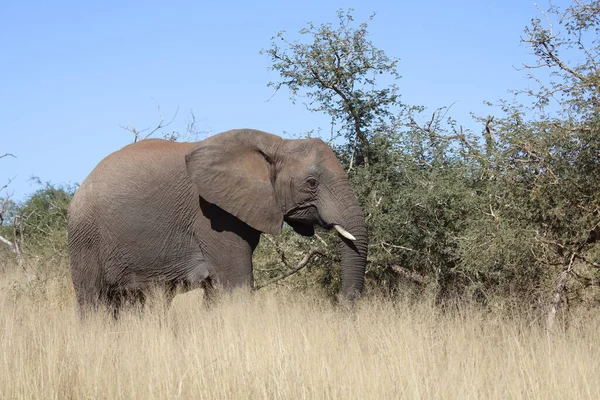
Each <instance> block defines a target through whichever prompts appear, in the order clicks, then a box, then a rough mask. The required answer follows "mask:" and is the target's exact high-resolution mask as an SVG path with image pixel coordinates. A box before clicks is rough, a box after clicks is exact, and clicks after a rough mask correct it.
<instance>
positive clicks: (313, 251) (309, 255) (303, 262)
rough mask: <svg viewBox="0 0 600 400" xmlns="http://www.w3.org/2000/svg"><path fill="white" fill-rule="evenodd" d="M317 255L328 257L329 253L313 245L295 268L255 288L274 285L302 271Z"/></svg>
mask: <svg viewBox="0 0 600 400" xmlns="http://www.w3.org/2000/svg"><path fill="white" fill-rule="evenodd" d="M315 256H323V257H326V256H327V255H326V254H325V252H324V251H323V250H321V249H318V248H316V247H313V248H311V249H310V250H309V252H308V253H306V255H305V256H304V257H303V258H302V260H300V262H299V263H298V264H297V265H296V266H295V267H294V268H292V269H291V270H290V271H288V272H286V273H284V274H281V275H279V276H278V277H276V278H273V279H271V280H269V281H267V282H266V283H264V284H262V285H258V286H255V287H254V290H260V289H262V288H264V287H266V286H269V285H272V284H274V283H277V282H279V281H281V280H283V279H285V278H287V277H289V276H292V275H294V274H295V273H297V272H298V271H300V270H301V269H302V268H304V267H306V266H307V265H308V263H309V261H310V260H311V259H312V258H313V257H315ZM285 265H286V266H287V265H288V264H287V263H285Z"/></svg>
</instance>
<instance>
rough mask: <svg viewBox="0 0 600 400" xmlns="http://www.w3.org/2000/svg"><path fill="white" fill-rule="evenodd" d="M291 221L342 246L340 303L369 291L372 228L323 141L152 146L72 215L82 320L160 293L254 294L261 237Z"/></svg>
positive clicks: (239, 134) (91, 185)
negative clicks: (331, 234)
mask: <svg viewBox="0 0 600 400" xmlns="http://www.w3.org/2000/svg"><path fill="white" fill-rule="evenodd" d="M284 222H285V223H287V224H288V225H289V226H290V227H291V228H293V229H294V230H295V232H297V233H298V234H300V235H303V236H312V235H314V227H315V225H319V226H321V227H323V228H325V229H331V228H334V229H336V230H337V232H338V236H339V238H340V252H341V266H342V285H341V295H340V298H341V299H346V300H350V301H351V302H352V301H353V300H355V299H357V298H358V297H359V296H360V295H361V292H362V290H363V284H364V274H365V265H366V257H367V245H368V237H367V226H366V223H365V218H364V215H363V212H362V209H361V207H360V205H359V203H358V201H357V198H356V196H355V195H354V193H353V191H352V189H351V187H350V184H349V181H348V176H347V174H346V172H345V171H344V169H343V168H342V166H341V164H340V163H339V161H338V160H337V158H336V156H335V154H334V153H333V151H332V150H331V149H330V147H329V146H328V145H327V144H326V143H325V142H323V141H322V140H321V139H316V138H308V139H284V138H281V137H279V136H277V135H273V134H270V133H266V132H263V131H259V130H252V129H235V130H229V131H226V132H222V133H219V134H215V135H213V136H210V137H208V138H206V139H204V140H202V141H199V142H189V143H178V142H172V141H168V140H162V139H146V140H142V141H139V142H136V143H133V144H129V145H127V146H125V147H123V148H122V149H120V150H118V151H116V152H114V153H112V154H110V155H108V156H107V157H106V158H104V159H103V160H102V161H100V163H99V164H98V165H97V166H96V167H95V168H94V169H93V171H92V172H91V173H90V175H89V176H88V177H87V178H86V179H85V180H84V181H83V182H82V183H81V185H80V186H79V188H78V189H77V191H76V193H75V195H74V197H73V199H72V202H71V204H70V206H69V211H68V247H69V256H70V267H71V277H72V281H73V287H74V289H75V296H76V301H77V308H78V311H79V313H80V315H85V313H86V311H88V310H97V309H98V308H99V307H100V306H105V307H106V308H108V309H109V310H112V312H114V313H115V316H116V315H118V311H119V309H120V308H122V306H123V305H124V304H127V303H129V302H132V301H136V300H141V301H142V302H143V300H144V299H145V298H146V296H147V294H148V292H149V290H150V289H151V288H154V287H159V288H161V290H164V291H165V294H166V296H167V298H168V299H169V301H170V300H171V299H172V298H173V296H175V294H176V293H179V292H181V291H187V290H192V289H195V288H204V289H205V296H209V295H210V293H212V292H213V290H215V289H213V288H215V287H217V286H219V287H223V288H226V289H233V288H238V287H246V288H252V287H253V286H254V279H253V271H252V254H253V252H254V250H255V249H256V246H257V245H258V243H259V240H260V236H261V234H262V233H268V234H274V235H276V234H279V233H280V232H281V230H282V227H283V223H284Z"/></svg>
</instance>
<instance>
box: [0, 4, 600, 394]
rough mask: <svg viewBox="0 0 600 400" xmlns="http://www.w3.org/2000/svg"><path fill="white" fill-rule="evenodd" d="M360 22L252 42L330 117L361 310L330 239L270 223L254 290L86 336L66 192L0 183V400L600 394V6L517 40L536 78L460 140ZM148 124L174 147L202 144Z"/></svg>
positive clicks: (278, 74)
mask: <svg viewBox="0 0 600 400" xmlns="http://www.w3.org/2000/svg"><path fill="white" fill-rule="evenodd" d="M540 11H541V9H540ZM373 21H374V20H373V17H371V18H370V19H369V20H368V21H364V22H362V23H359V22H358V21H355V18H354V16H353V14H352V10H348V11H343V10H340V11H339V12H338V14H337V19H335V22H336V23H335V24H330V23H326V24H321V25H315V24H312V23H309V24H308V25H307V26H306V27H305V28H303V29H301V30H300V31H299V32H298V33H297V34H293V33H290V32H285V31H282V32H280V33H278V34H277V35H276V36H275V37H273V40H272V42H271V44H270V46H269V47H267V48H266V49H263V51H262V54H263V55H264V56H266V57H267V58H268V59H269V60H270V65H271V66H270V69H271V70H272V71H273V73H274V79H273V81H272V82H271V83H269V85H270V86H271V87H273V88H274V89H275V92H277V91H279V90H282V91H285V90H287V91H288V92H289V94H290V96H291V97H292V99H293V100H294V101H295V100H299V104H300V103H302V104H303V106H307V107H309V110H312V111H314V112H317V113H326V114H327V115H329V116H330V117H331V120H332V125H331V130H330V132H329V129H327V131H328V135H330V137H325V136H324V137H323V139H325V140H326V141H327V142H328V143H329V144H330V145H331V147H332V149H333V151H334V152H335V154H336V156H337V158H338V159H339V161H340V163H341V164H342V166H343V168H344V170H345V171H347V174H348V177H349V180H350V185H351V187H352V189H353V191H354V193H355V194H356V197H357V199H358V202H359V203H360V205H361V207H362V209H363V213H364V216H365V220H366V223H367V225H368V235H369V248H368V251H369V254H368V259H367V266H366V282H367V284H366V287H367V288H368V290H367V291H366V294H365V296H364V297H363V298H362V300H360V302H358V303H357V304H356V307H355V308H354V309H352V310H349V309H347V308H345V307H339V306H336V305H335V302H332V301H331V299H332V298H333V297H334V295H335V294H336V293H338V292H339V288H340V268H339V254H338V252H337V250H336V249H337V248H338V247H337V242H338V238H337V236H336V235H335V233H334V234H331V233H328V232H325V231H322V230H318V231H317V234H316V235H315V237H313V238H305V237H301V236H300V235H297V234H296V233H294V232H293V231H292V229H291V228H284V229H283V232H282V235H280V236H277V237H271V236H269V235H265V238H264V239H263V240H262V241H261V243H260V245H259V247H258V249H257V251H256V252H255V255H254V261H255V269H254V273H255V281H256V284H257V288H260V287H264V289H261V290H258V291H256V292H254V293H247V292H236V293H229V294H223V295H222V296H221V297H222V298H220V299H219V301H218V302H217V303H216V304H215V305H214V306H211V307H205V306H204V305H203V300H202V292H201V291H195V292H190V293H187V294H183V295H179V296H178V297H176V298H175V301H174V303H173V305H172V307H171V308H169V309H168V310H166V309H165V307H163V306H161V302H160V299H158V300H156V301H154V304H151V305H150V307H148V308H146V309H145V310H143V311H140V310H131V311H129V312H128V313H125V314H124V315H123V316H122V318H121V319H120V320H119V321H118V322H115V321H114V320H112V319H111V318H109V317H108V316H106V315H102V314H101V315H96V316H94V317H93V318H91V319H90V320H88V321H86V322H85V323H81V322H80V321H79V319H78V318H77V315H76V311H75V301H74V294H73V289H72V286H71V282H70V277H69V272H68V271H69V268H68V259H67V253H68V249H67V215H68V211H67V210H68V207H69V203H70V201H71V199H72V197H73V193H74V192H75V190H76V186H60V185H56V184H53V183H46V184H45V185H43V184H42V186H41V187H40V188H39V190H37V191H36V192H35V193H33V194H32V195H31V196H29V197H27V198H25V199H22V200H20V201H17V200H16V199H11V198H10V195H9V191H8V189H9V188H10V182H9V183H6V184H5V183H3V182H0V242H1V243H0V399H91V398H93V399H103V398H110V399H159V398H160V399H166V398H168V399H173V398H182V399H191V398H205V399H213V398H215V399H223V398H225V399H257V398H260V399H262V398H277V399H279V398H282V399H297V398H310V399H388V398H390V399H398V398H404V399H599V398H600V379H599V378H600V345H599V344H600V312H599V310H600V68H599V67H598V66H599V65H600V41H599V40H598V29H599V28H598V26H600V1H598V0H577V1H573V2H572V3H571V5H570V6H567V7H566V8H561V9H559V8H558V7H550V8H549V9H548V10H547V11H541V14H540V15H538V16H537V17H536V16H534V17H533V18H532V20H531V23H530V24H529V25H528V26H527V27H525V29H524V32H523V34H522V35H521V36H519V33H518V32H514V33H513V34H514V37H515V45H517V44H518V41H519V39H518V38H519V37H520V41H521V44H524V45H525V47H527V49H528V51H529V52H530V58H528V59H527V60H529V61H527V62H526V63H524V64H523V70H524V71H525V73H528V74H530V75H529V77H530V78H532V79H531V80H530V81H529V82H531V85H528V86H527V87H526V88H524V89H518V88H517V89H515V90H511V91H510V92H509V93H511V96H513V95H514V98H513V97H511V98H510V99H508V100H502V99H500V100H498V101H495V100H493V99H492V100H493V101H492V102H490V103H489V105H490V109H489V114H485V115H474V121H475V122H476V123H477V124H478V127H479V129H472V130H469V129H467V128H466V126H465V128H464V129H463V122H462V121H456V120H454V119H453V117H452V110H451V109H450V108H451V107H450V106H447V107H444V106H441V107H440V108H438V109H435V110H432V109H426V108H425V107H424V106H420V105H411V104H407V103H405V102H404V101H403V99H402V93H401V89H402V86H401V85H400V83H399V82H401V81H400V72H401V71H399V70H398V65H399V64H398V61H399V59H397V58H395V57H393V56H388V55H386V53H385V52H384V51H383V50H382V49H379V48H378V47H377V46H376V45H375V44H374V43H373V42H372V41H371V37H372V36H370V34H369V31H368V28H369V23H371V22H373ZM282 28H284V27H282ZM559 28H560V29H559ZM508 34H510V33H508ZM410 40H417V39H413V38H411V39H410ZM492 45H493V43H492ZM530 61H531V62H530ZM446 64H447V60H440V68H443V67H444V66H445V65H446ZM376 77H379V80H376V79H375V78H376ZM490 79H493V77H490ZM284 89H285V90H284ZM507 89H509V88H507ZM306 100H308V101H306ZM434 100H435V99H433V100H432V101H434ZM191 116H192V119H191V120H192V121H195V117H193V113H192V114H191ZM161 124H162V120H161V123H160V124H159V125H158V127H157V128H156V129H155V130H154V131H152V132H155V131H158V132H157V134H163V137H165V138H166V139H169V140H187V138H189V137H190V135H191V134H192V133H194V129H192V128H193V126H194V123H191V124H190V125H189V127H188V128H189V132H186V134H185V135H179V134H178V133H177V132H172V131H170V130H167V129H162V130H160V129H159V128H161V127H162V128H166V126H163V125H161ZM131 131H132V133H134V134H135V135H136V139H135V140H137V139H138V138H139V137H138V135H137V134H138V133H139V132H137V131H135V129H132V130H131ZM188 133H189V134H188ZM319 134H320V132H319V131H318V130H317V131H311V132H307V133H306V134H305V135H300V136H310V135H313V136H315V135H319ZM192 136H193V135H192ZM9 150H10V149H8V150H6V151H9ZM4 151H5V150H4V149H3V150H2V152H1V153H4ZM82 151H83V150H82ZM6 156H9V154H8V153H6V154H4V157H6ZM2 157H3V156H0V159H1V158H2ZM73 168H78V166H76V165H74V166H73ZM38 183H40V184H41V182H38ZM249 206H251V205H249ZM313 256H314V257H313ZM19 260H21V261H22V262H21V263H20V262H19Z"/></svg>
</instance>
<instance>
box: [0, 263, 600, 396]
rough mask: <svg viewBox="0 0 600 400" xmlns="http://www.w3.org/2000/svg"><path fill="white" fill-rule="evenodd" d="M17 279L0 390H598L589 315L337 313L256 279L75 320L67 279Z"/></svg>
mask: <svg viewBox="0 0 600 400" xmlns="http://www.w3.org/2000/svg"><path fill="white" fill-rule="evenodd" d="M20 279H22V277H21V276H18V274H17V275H15V274H13V275H12V276H10V275H8V274H6V273H5V274H4V275H3V276H0V290H1V291H0V397H1V398H3V399H19V398H27V399H33V398H42V399H53V398H54V399H86V398H94V399H96V398H110V399H121V398H122V399H155V398H161V399H164V398H169V399H171V398H184V399H191V398H206V399H212V398H215V399H227V398H230V399H257V398H283V399H291V398H294V399H297V398H311V399H313V398H317V399H320V398H331V399H366V398H372V399H385V398H394V399H397V398H406V399H438V398H439V399H521V398H522V399H552V398H561V399H564V398H569V399H578V398H586V399H598V398H600V379H598V377H599V376H600V375H599V374H600V346H598V344H599V343H600V318H595V319H593V320H587V321H583V320H580V321H579V322H578V323H577V324H576V326H574V325H572V326H571V327H570V328H569V330H568V331H566V332H560V333H557V334H554V335H551V336H548V335H546V333H545V332H544V331H543V330H541V329H540V328H538V327H537V326H531V325H528V324H526V323H525V322H522V321H520V320H515V319H508V318H505V317H500V316H494V315H489V314H487V315H485V314H482V313H479V312H474V311H473V312H469V313H462V314H455V315H448V314H445V315H443V314H441V313H440V312H438V311H436V310H435V309H434V308H432V307H430V306H428V305H427V304H420V305H413V306H409V305H407V303H405V302H399V303H396V304H393V303H391V302H389V301H382V300H374V299H371V300H366V301H364V302H362V303H361V304H360V306H359V308H358V309H357V310H356V312H355V313H347V312H341V311H340V310H336V309H335V308H333V307H332V306H331V305H330V304H329V303H327V302H326V301H324V300H318V299H315V297H314V296H306V295H298V294H288V295H284V294H282V293H279V294H273V293H268V292H266V293H258V294H256V295H254V296H249V295H247V294H244V293H235V294H233V295H230V296H227V297H226V298H224V299H222V300H221V302H220V303H219V304H218V305H217V306H216V307H214V308H212V309H209V310H207V309H204V308H203V307H202V306H201V302H202V300H201V296H200V294H201V293H198V292H192V293H188V294H185V295H180V296H179V297H177V298H176V300H175V303H174V305H173V307H172V309H171V310H170V311H169V313H168V316H167V317H166V319H161V318H159V317H158V315H160V313H156V312H147V313H145V315H144V316H142V317H139V316H135V315H133V314H128V315H125V316H124V318H123V319H122V321H120V322H119V323H113V322H112V321H111V320H109V319H107V318H104V317H98V318H95V319H93V320H91V321H89V323H87V324H86V325H81V324H80V323H79V321H78V320H77V318H76V315H75V311H74V304H73V296H72V292H71V289H70V287H69V285H68V281H67V282H65V281H60V280H59V281H48V282H46V283H39V284H38V285H41V287H37V288H35V289H31V288H29V289H25V290H21V291H16V292H15V290H14V289H13V288H14V287H15V284H14V282H18V281H19V280H20ZM17 286H18V285H17ZM30 286H31V285H30ZM33 286H35V284H34V285H33Z"/></svg>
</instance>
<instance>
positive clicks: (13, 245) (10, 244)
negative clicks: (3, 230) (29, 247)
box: [0, 236, 23, 267]
mask: <svg viewBox="0 0 600 400" xmlns="http://www.w3.org/2000/svg"><path fill="white" fill-rule="evenodd" d="M0 242H2V243H4V244H6V245H7V246H8V247H9V248H10V251H11V252H13V253H15V255H16V256H17V262H18V263H19V267H23V257H22V255H21V250H20V249H19V245H18V244H17V242H16V241H15V242H14V243H13V242H11V241H10V240H8V239H6V238H4V237H2V236H0Z"/></svg>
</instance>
